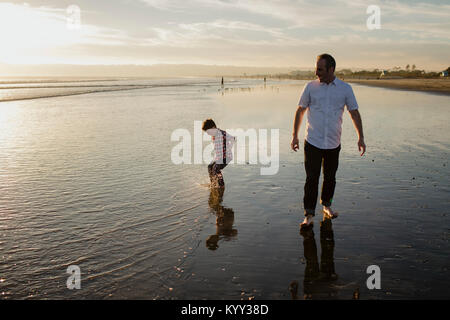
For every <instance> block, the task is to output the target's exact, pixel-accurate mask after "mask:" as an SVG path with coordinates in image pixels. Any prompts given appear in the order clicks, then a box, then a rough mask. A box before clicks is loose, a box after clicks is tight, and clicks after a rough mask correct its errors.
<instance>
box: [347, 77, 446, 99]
mask: <svg viewBox="0 0 450 320" xmlns="http://www.w3.org/2000/svg"><path fill="white" fill-rule="evenodd" d="M343 81H345V82H348V83H355V84H361V85H365V86H371V87H381V88H389V89H400V90H411V91H421V92H430V93H439V94H445V95H450V79H379V80H378V79H372V80H361V79H343Z"/></svg>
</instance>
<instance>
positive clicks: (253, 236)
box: [0, 79, 450, 299]
mask: <svg viewBox="0 0 450 320" xmlns="http://www.w3.org/2000/svg"><path fill="white" fill-rule="evenodd" d="M171 81H172V82H170V81H169V84H171V85H170V86H165V87H155V86H153V87H149V88H141V89H137V90H129V91H128V90H127V91H111V92H97V93H92V94H83V95H76V96H62V97H56V98H42V99H31V100H23V101H10V102H2V103H0V129H1V130H0V181H1V183H0V252H1V263H0V294H1V297H2V298H5V299H16V298H36V299H54V298H64V299H87V298H93V299H108V298H109V299H120V298H125V299H133V298H136V299H249V298H255V299H290V298H291V293H290V291H289V285H290V284H291V283H292V282H293V281H297V283H298V297H299V298H300V299H302V298H303V295H304V293H305V294H309V295H310V296H308V297H309V298H313V299H315V298H317V299H351V298H352V296H353V293H354V292H355V290H357V289H359V292H360V297H361V299H399V298H441V299H448V298H449V297H450V291H449V289H448V286H447V283H448V275H447V272H448V269H449V267H450V266H449V259H448V254H449V247H450V246H449V231H450V229H449V228H450V227H449V226H450V224H449V222H450V218H449V210H448V207H449V206H448V205H449V202H450V201H449V199H450V197H449V195H450V183H449V180H448V176H449V173H450V169H449V163H448V158H449V157H448V153H449V150H450V138H449V137H448V134H446V132H448V130H449V129H450V128H449V126H450V125H449V121H448V119H450V117H449V115H450V109H449V102H450V98H449V97H446V96H440V95H433V94H426V93H416V92H410V91H400V90H389V89H382V88H371V87H364V86H357V85H354V86H353V87H354V91H355V94H356V97H357V99H358V102H359V105H360V113H361V115H362V119H363V125H364V132H365V136H366V144H367V146H368V149H367V153H366V155H365V156H364V157H360V156H359V153H358V150H357V146H356V133H355V130H354V128H353V125H352V123H351V120H350V117H349V116H348V114H344V124H343V132H342V150H341V155H340V163H339V170H338V173H337V187H336V192H335V197H334V201H333V206H334V207H335V208H336V210H337V211H339V212H340V217H339V218H338V219H335V220H332V222H331V225H330V223H329V222H326V223H325V227H326V228H325V227H324V228H323V229H322V235H323V237H322V241H321V228H320V221H321V220H322V217H321V216H322V215H321V213H320V210H319V209H320V206H319V205H318V207H317V210H316V217H315V226H314V229H313V233H314V238H312V233H308V234H306V235H301V234H300V233H299V227H298V223H299V222H301V220H302V197H303V183H304V179H305V173H304V169H303V151H302V150H300V151H299V152H297V153H294V152H293V151H291V150H290V147H289V144H290V133H291V130H292V122H293V116H294V113H295V109H296V104H297V102H298V99H299V95H300V92H301V88H302V86H303V84H304V82H302V81H298V82H276V81H273V82H268V83H267V86H266V87H264V86H263V85H262V83H261V81H259V80H240V81H236V82H233V83H226V88H225V89H226V90H223V91H222V90H220V87H219V86H218V85H217V83H218V80H217V79H208V80H205V79H190V80H189V81H187V82H186V81H184V80H180V79H176V80H171ZM128 84H130V83H128ZM154 84H155V83H153V85H154ZM63 90H65V89H64V88H63ZM67 90H69V91H70V90H72V89H71V88H69V89H67ZM208 117H212V118H213V119H215V120H216V122H217V124H218V125H219V127H221V128H223V129H231V128H244V129H246V128H254V129H260V128H262V129H279V130H280V150H279V151H280V168H279V171H278V173H277V174H276V175H271V176H263V175H261V174H260V168H261V165H252V164H248V165H247V164H242V165H238V164H231V165H229V166H228V167H227V168H226V169H225V170H224V176H225V182H226V188H225V191H224V193H223V195H221V194H220V193H216V192H211V191H210V190H209V188H208V187H206V186H205V184H206V183H207V182H208V177H207V169H206V164H202V165H194V164H192V165H189V164H184V165H175V164H173V163H172V161H171V151H172V148H173V147H174V146H175V145H176V144H177V143H176V142H172V141H170V136H171V133H172V132H173V131H174V130H175V129H179V128H185V129H187V130H189V131H190V132H191V133H193V127H194V121H195V120H198V121H201V120H204V119H205V118H208ZM300 131H301V136H302V138H303V132H304V124H303V126H302V127H301V130H300ZM192 135H193V134H192ZM206 144H207V142H205V143H204V145H206ZM323 230H326V231H323ZM331 231H332V232H331ZM314 248H316V251H315V250H314ZM315 254H316V255H317V258H315ZM321 262H322V264H325V265H327V266H328V267H329V266H330V265H331V266H333V265H334V269H335V273H336V274H337V276H338V278H337V280H332V279H317V278H316V277H315V276H314V273H313V276H312V277H311V273H310V272H309V271H307V272H306V273H305V268H306V267H307V266H308V270H313V269H314V268H315V267H314V266H319V267H321V265H320V263H321ZM74 264H75V265H78V266H79V267H80V269H81V289H80V290H68V289H67V288H66V280H67V277H68V276H69V275H68V274H66V269H67V267H68V266H69V265H74ZM370 265H378V266H379V267H380V269H381V289H380V290H368V289H367V287H366V280H367V278H368V277H369V275H368V274H367V273H366V269H367V267H368V266H370ZM311 268H312V269H311ZM305 275H306V279H305Z"/></svg>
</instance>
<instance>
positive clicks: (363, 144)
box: [358, 139, 366, 157]
mask: <svg viewBox="0 0 450 320" xmlns="http://www.w3.org/2000/svg"><path fill="white" fill-rule="evenodd" d="M361 149H362V153H361V157H362V156H363V154H364V153H365V152H366V144H365V143H364V139H359V140H358V150H359V152H361Z"/></svg>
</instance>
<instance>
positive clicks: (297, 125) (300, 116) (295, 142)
mask: <svg viewBox="0 0 450 320" xmlns="http://www.w3.org/2000/svg"><path fill="white" fill-rule="evenodd" d="M305 111H306V108H302V107H301V106H299V107H298V108H297V111H296V112H295V118H294V129H293V131H292V142H291V148H292V150H294V151H295V152H297V150H298V148H299V145H298V144H299V141H298V130H299V129H300V125H301V123H302V119H303V115H304V114H305Z"/></svg>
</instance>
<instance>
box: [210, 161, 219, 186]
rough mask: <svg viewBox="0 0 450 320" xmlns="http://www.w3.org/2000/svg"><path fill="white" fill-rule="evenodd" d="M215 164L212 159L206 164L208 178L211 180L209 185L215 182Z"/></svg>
mask: <svg viewBox="0 0 450 320" xmlns="http://www.w3.org/2000/svg"><path fill="white" fill-rule="evenodd" d="M215 165H216V162H215V161H213V162H211V163H210V164H209V165H208V173H209V179H210V181H211V186H214V185H215V184H216V182H217V181H216V178H217V177H216V173H215Z"/></svg>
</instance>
